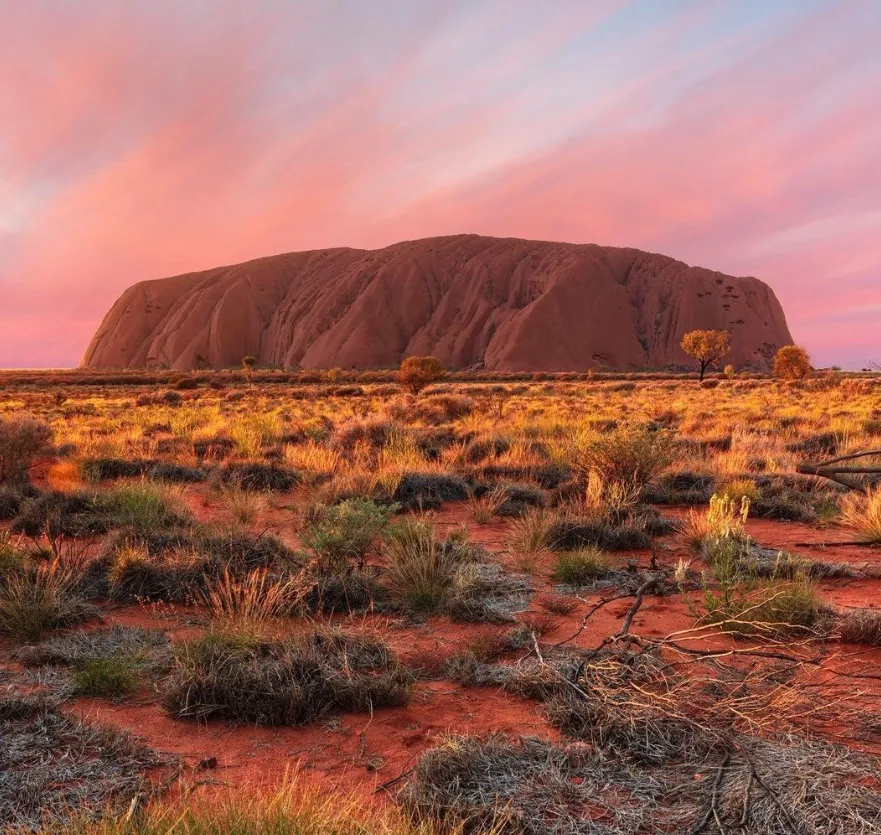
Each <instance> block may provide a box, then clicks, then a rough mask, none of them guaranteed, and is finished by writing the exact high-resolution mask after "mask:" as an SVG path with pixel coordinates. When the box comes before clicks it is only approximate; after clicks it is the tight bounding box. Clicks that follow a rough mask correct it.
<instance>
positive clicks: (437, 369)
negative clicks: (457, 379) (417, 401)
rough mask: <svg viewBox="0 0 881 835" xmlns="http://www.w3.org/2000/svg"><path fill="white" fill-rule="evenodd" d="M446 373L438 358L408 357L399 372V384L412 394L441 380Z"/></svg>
mask: <svg viewBox="0 0 881 835" xmlns="http://www.w3.org/2000/svg"><path fill="white" fill-rule="evenodd" d="M444 374H446V371H445V370H444V367H443V366H442V365H441V364H440V360H439V359H438V358H437V357H407V358H406V359H405V360H404V361H403V362H402V363H401V367H400V369H399V370H398V382H399V383H400V384H401V386H403V387H404V388H405V389H407V391H409V392H410V393H411V394H419V392H420V391H422V389H424V388H425V387H426V386H430V385H431V384H432V383H435V382H437V381H438V380H440V379H441V378H442V377H443V376H444Z"/></svg>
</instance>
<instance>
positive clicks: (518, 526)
mask: <svg viewBox="0 0 881 835" xmlns="http://www.w3.org/2000/svg"><path fill="white" fill-rule="evenodd" d="M555 521H556V520H555V515H554V514H553V513H551V512H550V511H547V510H545V509H544V508H536V509H534V510H530V511H529V512H527V513H525V514H524V515H523V516H520V517H519V518H517V519H514V521H513V522H512V523H511V529H510V532H509V533H508V547H509V548H510V549H511V550H512V551H513V552H514V553H518V554H539V553H541V552H542V551H547V550H548V548H550V546H551V531H552V530H553V526H554V522H555Z"/></svg>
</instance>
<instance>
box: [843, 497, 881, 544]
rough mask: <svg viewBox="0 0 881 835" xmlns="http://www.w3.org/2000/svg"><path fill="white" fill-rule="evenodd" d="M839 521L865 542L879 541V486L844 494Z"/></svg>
mask: <svg viewBox="0 0 881 835" xmlns="http://www.w3.org/2000/svg"><path fill="white" fill-rule="evenodd" d="M841 522H842V524H843V525H845V526H846V527H848V528H850V529H851V530H853V531H855V532H856V533H857V534H858V535H859V536H860V538H861V539H863V540H865V541H866V542H873V543H875V542H881V486H878V487H875V488H869V489H868V490H867V491H866V492H865V493H856V492H854V493H848V494H847V495H846V496H844V497H843V498H842V500H841Z"/></svg>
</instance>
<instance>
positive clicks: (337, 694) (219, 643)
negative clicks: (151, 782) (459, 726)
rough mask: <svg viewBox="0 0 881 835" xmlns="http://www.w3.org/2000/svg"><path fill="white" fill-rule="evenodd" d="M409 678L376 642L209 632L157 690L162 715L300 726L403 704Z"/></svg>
mask: <svg viewBox="0 0 881 835" xmlns="http://www.w3.org/2000/svg"><path fill="white" fill-rule="evenodd" d="M412 683H413V678H412V675H411V673H410V672H409V671H408V670H406V669H405V668H404V667H402V666H401V665H400V664H398V662H397V660H396V659H395V657H394V655H393V654H392V652H391V650H390V649H389V648H388V647H387V646H386V644H385V643H384V642H383V641H382V640H381V639H380V638H378V637H375V636H372V635H363V634H356V633H348V632H343V631H339V630H332V629H323V628H315V629H309V630H306V631H304V632H302V633H299V634H297V635H294V636H291V637H290V638H286V639H283V640H265V639H262V638H260V637H257V636H256V635H254V634H253V633H249V632H245V631H240V630H228V629H214V630H212V631H210V632H208V633H207V634H206V635H204V636H202V637H200V638H196V639H194V640H192V641H188V642H187V643H185V644H182V645H181V646H180V647H179V648H177V649H176V652H175V661H174V668H173V670H172V672H171V674H170V675H169V676H168V678H167V679H166V680H165V682H164V683H163V685H162V690H163V700H164V703H165V706H166V708H167V709H168V711H169V713H171V714H172V715H173V716H176V717H179V718H189V719H210V718H225V719H232V720H237V721H242V722H255V723H259V724H264V725H300V724H304V723H306V722H312V721H314V720H316V719H318V718H320V717H321V716H323V715H325V714H327V713H334V712H338V711H364V710H371V709H373V708H376V707H385V706H395V705H403V704H406V703H407V702H408V701H409V698H410V689H411V686H412Z"/></svg>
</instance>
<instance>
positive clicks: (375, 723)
mask: <svg viewBox="0 0 881 835" xmlns="http://www.w3.org/2000/svg"><path fill="white" fill-rule="evenodd" d="M184 497H185V499H186V501H187V504H188V506H189V507H191V508H192V509H193V510H194V511H197V512H198V514H199V515H200V517H202V518H204V519H205V520H206V521H208V520H211V521H215V522H216V521H217V519H218V517H217V510H218V508H217V506H216V504H215V503H214V502H213V500H212V497H211V495H210V493H208V492H206V491H205V490H204V489H203V488H201V487H193V488H188V489H187V491H186V492H185V493H184ZM274 501H275V509H273V510H271V511H269V512H268V513H267V514H264V516H263V519H262V523H261V525H260V526H259V529H260V530H265V529H266V527H267V522H268V523H269V528H270V530H272V531H273V532H275V533H277V534H279V535H281V536H282V537H283V538H284V539H285V540H286V541H287V542H288V543H289V544H290V545H292V546H294V547H296V546H297V545H298V543H297V541H296V537H295V535H294V534H292V533H291V518H292V516H291V513H292V511H291V507H290V505H289V504H288V502H291V503H292V501H293V499H292V498H291V497H278V498H277V499H275V500H274ZM663 512H664V513H665V514H667V515H681V514H682V511H681V510H680V509H676V508H665V509H663ZM431 518H432V521H433V522H434V524H435V525H436V526H437V527H438V529H439V531H440V532H444V531H446V530H451V529H455V528H459V527H461V526H462V525H463V524H464V523H467V524H468V529H469V536H470V538H471V539H472V541H475V542H477V543H480V544H481V545H483V546H484V547H485V548H487V550H489V551H490V552H491V553H492V555H493V559H495V560H498V561H499V562H501V563H502V564H504V565H505V566H506V567H507V568H509V569H510V570H522V568H523V564H522V558H519V559H518V558H517V557H516V556H515V555H512V554H510V553H508V552H507V551H506V548H505V541H506V531H507V529H508V527H509V525H510V522H508V521H505V520H501V521H496V522H493V523H492V524H489V525H483V526H481V525H476V524H474V523H473V520H471V519H470V516H469V513H468V509H467V508H466V507H465V506H463V505H455V504H451V505H447V506H446V507H444V508H443V509H442V510H439V511H436V512H434V513H432V514H431ZM748 526H749V533H750V534H751V535H752V536H753V537H754V538H755V539H756V540H757V541H758V542H759V543H760V544H762V545H763V546H766V547H772V548H780V549H786V550H792V551H795V552H796V553H800V554H804V555H805V556H809V557H811V558H813V559H821V560H824V561H827V562H847V563H850V564H852V565H854V566H857V567H860V568H864V567H878V566H879V564H881V550H879V549H870V548H842V547H837V548H825V549H824V548H822V547H811V548H802V547H799V548H796V547H794V543H798V542H817V543H821V542H822V541H823V540H825V539H839V538H840V537H841V535H840V532H836V531H835V530H834V529H831V530H824V529H820V528H815V527H812V526H809V525H802V524H797V523H789V522H772V521H765V520H751V521H750V522H749V523H748ZM256 530H257V526H255V531H256ZM655 553H656V557H657V559H658V561H659V563H660V564H661V565H664V566H668V567H670V566H673V565H675V564H676V562H677V560H679V559H680V558H686V559H687V558H690V557H691V555H690V553H689V550H688V546H687V544H686V543H685V541H684V539H683V537H682V536H680V535H672V536H667V537H663V538H662V539H661V540H659V542H658V547H656V549H655ZM650 557H651V552H650V551H648V550H642V551H632V552H621V553H617V554H615V555H614V559H615V563H616V564H617V565H620V566H621V567H625V566H627V565H628V563H631V564H634V563H635V564H638V565H639V566H640V567H642V568H645V567H647V565H648V562H649V559H650ZM553 560H554V557H553V555H550V554H544V555H538V556H536V558H535V559H534V561H533V562H532V564H531V565H530V566H529V568H530V571H529V573H530V575H531V583H532V585H533V587H534V588H535V590H536V595H535V598H534V599H533V602H532V603H531V605H530V607H529V610H528V613H527V614H526V617H528V616H529V615H530V614H536V615H539V614H540V615H543V616H546V617H548V616H549V617H550V618H551V619H552V620H553V627H552V629H551V630H550V631H548V632H547V633H546V634H545V635H543V637H542V643H543V644H545V645H549V644H553V643H555V642H558V641H565V640H568V639H571V638H572V636H573V635H575V634H576V633H577V632H578V630H579V627H580V625H581V622H582V618H583V617H584V614H585V612H586V611H587V610H588V609H589V608H590V607H591V606H592V605H593V604H594V603H596V602H598V601H600V600H602V599H604V596H607V597H612V596H614V595H615V593H616V591H615V590H614V589H610V590H609V591H608V592H606V593H596V594H592V595H590V596H589V597H586V598H584V599H579V600H577V601H576V602H577V605H576V606H575V608H574V609H573V611H572V612H571V613H570V614H551V615H548V613H547V612H545V611H544V609H543V608H542V606H541V601H542V597H543V596H547V595H549V594H551V593H553V592H554V583H553V580H552V579H551V577H550V574H551V571H552V565H553ZM819 588H820V590H821V592H822V594H823V596H824V598H825V599H827V600H828V601H829V602H831V603H833V604H834V605H835V606H837V607H841V608H843V607H847V606H867V605H877V604H878V603H879V601H881V579H875V578H868V579H860V580H848V579H844V580H832V581H826V582H823V583H820V584H819ZM631 605H632V598H624V599H621V600H615V601H613V602H610V603H609V604H608V605H606V606H604V607H603V608H601V609H599V610H598V611H597V612H596V614H595V615H594V616H593V617H592V618H591V619H590V622H589V623H588V624H587V627H586V628H585V629H584V630H583V631H582V632H581V633H580V634H578V636H577V637H576V638H574V640H572V641H571V643H572V644H573V645H577V646H582V647H594V646H597V645H598V644H599V643H600V642H601V641H602V640H603V639H604V638H606V637H608V636H610V635H612V634H614V633H616V632H617V631H618V630H619V629H620V627H621V622H622V619H623V618H624V617H625V615H626V614H627V612H628V611H629V609H630V607H631ZM104 615H105V625H110V624H113V623H120V624H125V625H140V626H147V627H154V628H160V629H163V630H165V631H166V632H168V634H169V636H170V638H171V639H172V641H174V642H179V641H182V640H186V639H187V638H190V637H192V636H194V635H196V634H198V633H199V631H200V630H202V629H204V627H205V625H206V624H207V618H206V615H205V612H204V611H201V610H200V609H199V608H198V607H189V608H187V607H168V606H107V607H105V610H104ZM693 624H694V617H693V615H692V614H690V613H689V611H688V609H687V606H686V605H685V602H684V601H683V599H682V596H681V595H679V594H674V595H669V596H666V597H646V599H645V601H644V604H643V605H642V607H641V608H640V610H639V612H638V613H637V615H636V617H635V618H634V620H633V625H632V633H634V634H638V635H642V636H644V637H646V638H652V637H661V636H666V635H669V634H671V633H673V632H676V631H678V630H684V629H688V628H690V627H691V626H693ZM348 625H349V626H354V627H355V628H358V627H361V628H366V629H375V630H377V631H378V632H380V633H381V634H382V635H383V637H384V638H386V640H387V641H388V642H389V644H390V645H391V646H392V647H393V648H394V649H395V650H396V651H397V653H398V654H399V656H400V657H401V658H402V660H404V661H406V662H410V663H414V662H415V663H417V664H418V663H420V662H423V663H425V664H426V665H432V664H433V665H436V666H435V669H436V668H437V667H439V666H440V665H441V663H442V662H443V660H444V659H446V658H447V657H449V656H450V655H451V654H453V653H455V652H457V651H461V650H462V649H463V648H464V647H465V644H466V643H467V641H468V640H469V638H471V637H473V636H474V635H476V634H481V633H485V632H487V631H498V632H504V631H505V630H506V629H507V628H509V627H505V626H488V625H472V624H458V623H453V622H452V621H450V620H449V619H448V618H445V617H431V618H428V619H427V620H426V621H425V622H424V623H414V622H412V621H407V620H405V619H395V618H390V617H388V616H378V615H376V616H371V615H366V616H363V617H361V618H355V619H354V623H352V622H351V621H349V623H348ZM285 628H286V629H287V628H296V625H295V623H294V622H292V623H291V624H290V626H285ZM736 645H737V644H736V643H735V641H734V640H733V639H729V638H724V639H718V638H717V639H714V640H713V641H712V642H704V643H703V644H694V645H693V646H704V647H710V646H712V647H713V648H714V649H718V648H720V647H721V648H730V647H734V646H736ZM831 647H832V649H830V651H829V653H828V657H827V658H826V659H825V660H824V661H823V662H822V663H820V664H819V665H813V666H807V667H806V668H805V671H804V673H800V674H799V675H800V676H801V675H803V676H804V680H805V681H806V682H810V681H811V680H817V679H818V678H820V679H823V680H831V679H834V678H835V677H836V675H837V673H838V672H841V671H845V670H846V671H848V672H857V673H858V674H860V675H864V676H866V678H865V679H860V680H859V686H860V688H861V689H862V690H863V691H864V692H865V694H866V698H867V699H869V700H873V699H878V698H879V697H881V681H879V680H878V679H877V672H876V671H877V670H878V668H879V665H881V649H868V648H866V647H858V646H848V645H837V644H833V645H831ZM527 653H528V650H521V651H518V652H511V653H508V655H507V660H508V661H511V662H514V661H516V660H517V659H518V658H521V657H523V656H525V655H526V654H527ZM851 686H856V685H855V684H854V685H851ZM66 709H67V710H69V711H71V712H72V713H74V714H75V715H78V716H81V717H83V718H85V719H88V720H91V721H101V722H106V723H109V724H111V725H114V726H117V727H121V728H126V729H128V730H130V731H132V732H133V733H134V734H136V735H137V736H138V737H140V738H141V739H142V740H143V741H144V742H146V743H147V744H148V745H150V746H152V747H153V748H155V749H157V750H159V751H162V752H167V753H168V754H172V755H175V756H179V757H181V758H182V759H183V764H184V766H185V771H184V781H185V782H184V784H186V781H187V780H189V781H191V782H192V783H196V784H199V785H200V786H201V789H200V791H202V792H205V791H207V792H209V793H210V792H211V791H212V789H211V786H215V787H216V786H220V787H223V786H230V787H233V788H235V787H241V786H248V787H263V788H271V787H273V786H276V785H278V784H279V783H281V782H282V781H283V780H284V779H285V778H286V776H288V775H290V774H293V773H297V774H300V775H302V776H303V777H304V778H307V779H315V780H318V781H319V782H320V783H321V785H324V786H332V787H341V788H348V789H357V790H359V791H361V792H363V793H364V794H365V795H366V796H368V797H378V796H381V795H383V794H384V792H383V790H382V788H381V787H382V786H383V784H385V783H387V782H389V781H394V780H395V778H396V777H398V776H399V775H401V774H402V773H404V772H406V771H407V770H408V769H409V768H410V767H411V766H412V765H413V764H414V762H415V761H416V759H417V758H418V756H419V755H420V754H421V753H422V752H423V751H424V750H425V749H426V748H428V747H430V746H431V745H433V744H435V743H436V741H437V740H438V739H439V738H440V737H442V736H443V735H445V734H448V733H468V734H484V733H488V732H490V731H497V732H501V733H504V734H507V735H510V736H512V737H516V736H522V735H529V734H531V735H539V736H545V737H549V738H552V739H557V738H558V734H557V732H556V731H555V730H554V729H553V728H551V727H550V726H549V725H548V724H547V722H546V721H545V720H544V719H543V717H542V714H541V708H540V706H539V705H538V704H536V703H535V702H532V701H529V700H526V699H520V698H517V697H515V696H512V695H509V694H507V693H505V692H503V691H502V690H501V689H498V688H491V687H481V688H463V687H462V686H460V685H458V684H456V683H454V682H451V681H447V680H439V681H428V682H426V681H423V682H419V683H418V684H417V685H416V688H415V692H414V697H413V700H412V702H411V704H410V705H408V706H407V707H402V708H383V709H381V710H377V711H376V712H375V713H374V715H373V716H372V717H371V716H370V715H368V714H345V715H342V716H337V717H328V719H327V720H326V721H324V722H319V723H315V724H312V725H308V726H305V727H297V728H262V727H253V726H246V725H236V724H233V723H227V722H221V721H212V722H210V723H208V724H197V723H194V722H186V721H180V720H175V719H171V718H169V717H168V716H167V715H166V714H165V713H164V711H163V709H162V707H161V705H160V704H159V703H158V698H157V696H156V694H154V693H151V692H149V691H146V690H145V691H144V692H142V693H141V694H139V696H138V697H137V698H135V699H134V700H132V701H129V702H126V703H123V704H114V703H112V702H108V701H106V700H101V699H82V698H81V699H77V700H74V701H72V702H70V703H68V705H67V707H66ZM827 732H829V733H830V735H831V736H833V737H840V738H841V739H842V740H846V741H847V742H848V744H852V745H853V744H856V745H858V746H859V747H864V748H866V747H872V748H878V746H874V745H871V746H870V745H869V744H868V743H864V742H860V741H857V742H854V737H855V735H856V734H855V729H854V728H853V727H850V726H849V725H848V723H847V722H844V721H843V722H842V723H841V726H840V727H835V728H831V729H827ZM879 750H881V749H879ZM212 758H216V760H217V768H216V769H212V770H199V769H198V765H199V763H200V762H203V761H207V760H211V759H212ZM157 776H158V777H165V776H167V773H165V772H163V773H162V774H160V775H157ZM179 788H180V786H179Z"/></svg>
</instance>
